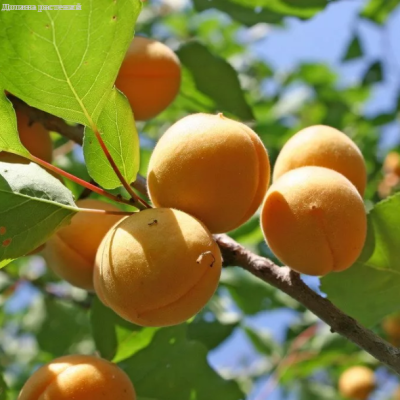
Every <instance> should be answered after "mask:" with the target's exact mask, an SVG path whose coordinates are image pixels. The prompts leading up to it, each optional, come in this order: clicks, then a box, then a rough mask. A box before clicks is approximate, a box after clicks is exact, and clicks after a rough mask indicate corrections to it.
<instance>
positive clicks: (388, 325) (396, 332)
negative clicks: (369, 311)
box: [382, 315, 400, 342]
mask: <svg viewBox="0 0 400 400" xmlns="http://www.w3.org/2000/svg"><path fill="white" fill-rule="evenodd" d="M382 328H383V330H384V331H385V333H386V334H387V335H388V337H389V338H390V339H395V340H396V341H397V342H399V341H400V315H391V316H389V317H386V318H385V319H384V320H383V323H382Z"/></svg>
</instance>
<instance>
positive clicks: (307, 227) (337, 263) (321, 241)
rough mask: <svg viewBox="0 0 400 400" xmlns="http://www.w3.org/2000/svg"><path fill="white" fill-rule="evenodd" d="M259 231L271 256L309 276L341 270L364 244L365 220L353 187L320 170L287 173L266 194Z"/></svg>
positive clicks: (354, 257)
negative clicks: (261, 232)
mask: <svg viewBox="0 0 400 400" xmlns="http://www.w3.org/2000/svg"><path fill="white" fill-rule="evenodd" d="M261 227H262V230H263V232H264V236H265V239H266V241H267V243H268V245H269V246H270V248H271V250H272V251H273V252H274V254H275V255H276V256H277V257H278V258H279V259H280V260H281V261H282V262H284V263H285V264H286V265H288V266H289V267H291V268H292V269H294V270H296V271H298V272H300V273H304V274H308V275H325V274H327V273H328V272H331V271H343V270H345V269H347V268H349V267H350V266H351V265H352V264H353V263H354V262H355V261H356V259H357V258H358V256H359V255H360V253H361V250H362V248H363V245H364V241H365V237H366V231H367V219H366V213H365V210H364V204H363V201H362V198H361V196H360V194H359V193H358V192H357V189H356V188H355V186H354V185H353V184H352V183H351V182H350V181H349V180H348V179H347V178H345V177H344V176H343V175H341V174H339V173H338V172H336V171H333V170H331V169H328V168H322V167H302V168H297V169H294V170H292V171H289V172H287V173H286V174H285V175H283V176H282V177H281V178H279V179H278V180H277V181H276V182H275V183H274V184H273V185H272V186H271V187H270V188H269V190H268V192H267V195H266V197H265V201H264V205H263V209H262V214H261Z"/></svg>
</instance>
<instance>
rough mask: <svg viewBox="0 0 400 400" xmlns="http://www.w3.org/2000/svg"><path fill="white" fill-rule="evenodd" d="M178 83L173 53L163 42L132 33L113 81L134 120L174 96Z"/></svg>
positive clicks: (177, 64)
mask: <svg viewBox="0 0 400 400" xmlns="http://www.w3.org/2000/svg"><path fill="white" fill-rule="evenodd" d="M180 83H181V66H180V62H179V59H178V57H177V56H176V54H175V53H174V52H173V51H172V50H171V49H170V48H169V47H167V46H165V45H164V44H163V43H161V42H158V41H156V40H152V39H147V38H144V37H135V38H134V39H133V41H132V44H131V46H130V47H129V49H128V52H127V54H126V56H125V59H124V61H123V63H122V65H121V69H120V71H119V74H118V77H117V80H116V82H115V85H116V86H117V88H118V89H120V90H121V91H122V92H123V93H124V94H125V96H126V97H127V98H128V100H129V102H130V104H131V107H132V110H133V114H134V115H135V120H136V121H145V120H148V119H150V118H153V117H155V116H156V115H157V114H159V113H160V112H161V111H163V110H164V109H166V108H167V107H168V106H169V105H170V104H171V103H172V101H173V100H174V99H175V97H176V95H177V94H178V92H179V88H180Z"/></svg>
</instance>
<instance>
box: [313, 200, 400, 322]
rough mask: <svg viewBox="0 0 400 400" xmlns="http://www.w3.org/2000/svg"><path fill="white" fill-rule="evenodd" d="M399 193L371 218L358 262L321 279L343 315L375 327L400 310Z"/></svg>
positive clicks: (374, 209)
mask: <svg viewBox="0 0 400 400" xmlns="http://www.w3.org/2000/svg"><path fill="white" fill-rule="evenodd" d="M399 209H400V193H399V194H397V195H395V196H393V197H390V198H389V199H387V200H384V201H381V202H380V203H378V204H377V205H376V206H375V207H374V208H373V209H372V210H371V211H370V213H369V215H368V236H367V240H366V243H365V246H364V250H363V253H362V255H361V257H360V258H359V260H358V261H357V262H356V263H355V264H354V265H353V266H352V267H351V268H349V269H347V270H346V271H344V272H340V273H333V274H329V275H327V276H325V277H324V278H322V280H321V283H322V285H321V290H322V291H323V292H324V293H326V294H327V295H328V298H329V299H330V300H331V301H332V302H333V303H334V304H335V305H336V306H338V307H339V308H340V309H342V310H343V311H344V312H346V313H348V314H349V315H351V316H352V317H353V318H355V319H357V320H358V321H360V322H361V323H362V324H365V325H368V326H373V325H375V324H377V323H379V322H380V321H381V320H382V318H383V317H385V316H386V315H389V314H392V313H394V312H396V311H399V310H400V291H399V287H400V264H399V257H400V247H399V237H400V216H399V213H398V210H399Z"/></svg>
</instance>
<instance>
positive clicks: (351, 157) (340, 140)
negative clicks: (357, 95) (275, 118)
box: [273, 125, 367, 196]
mask: <svg viewBox="0 0 400 400" xmlns="http://www.w3.org/2000/svg"><path fill="white" fill-rule="evenodd" d="M305 166H317V167H325V168H330V169H333V170H335V171H337V172H339V173H341V174H342V175H344V176H345V177H346V178H347V179H348V180H349V181H350V182H352V183H353V184H354V186H355V187H356V188H357V190H358V191H359V193H360V194H361V196H363V195H364V191H365V186H366V183H367V173H366V167H365V162H364V157H363V155H362V154H361V151H360V149H359V148H358V147H357V146H356V144H355V143H354V142H353V141H352V140H351V139H350V138H349V137H348V136H347V135H345V134H344V133H342V132H340V131H339V130H337V129H335V128H332V127H330V126H325V125H315V126H310V127H308V128H305V129H303V130H301V131H300V132H298V133H296V134H295V135H294V136H292V137H291V138H290V139H289V140H288V141H287V142H286V144H285V145H284V146H283V148H282V150H281V152H280V153H279V156H278V158H277V160H276V163H275V166H274V172H273V181H274V182H275V181H276V180H277V179H278V178H279V177H281V176H282V175H283V174H285V173H286V172H288V171H290V170H292V169H295V168H300V167H305Z"/></svg>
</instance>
